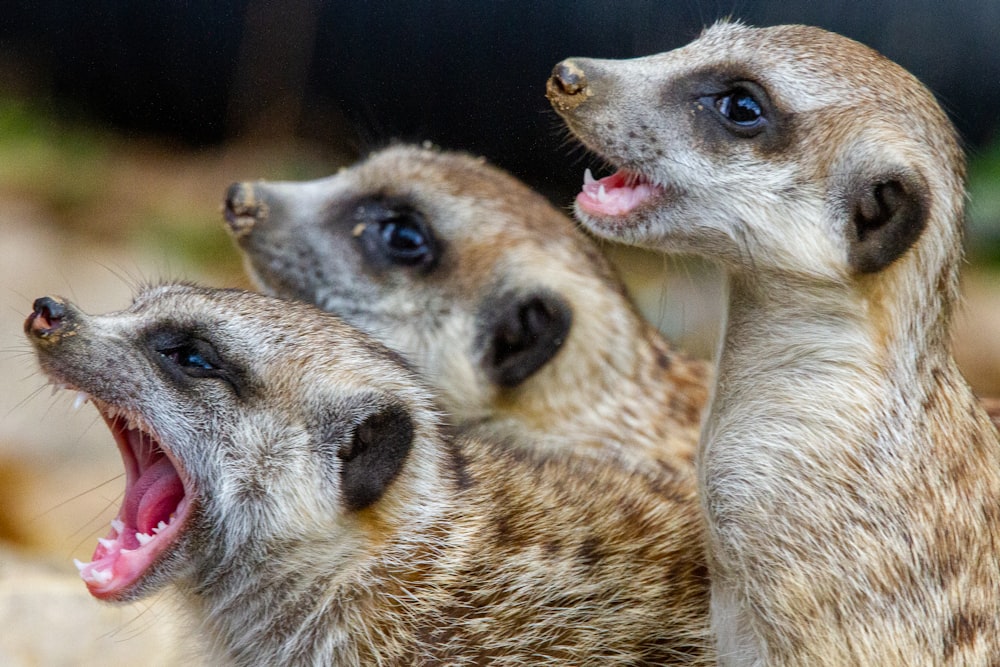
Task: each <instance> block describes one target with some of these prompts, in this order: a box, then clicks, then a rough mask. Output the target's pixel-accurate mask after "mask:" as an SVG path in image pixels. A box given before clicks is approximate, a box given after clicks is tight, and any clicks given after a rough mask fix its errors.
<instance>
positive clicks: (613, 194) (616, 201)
mask: <svg viewBox="0 0 1000 667" xmlns="http://www.w3.org/2000/svg"><path fill="white" fill-rule="evenodd" d="M662 191H663V189H662V188H661V187H660V186H658V185H656V184H655V183H652V182H650V181H649V180H648V179H646V178H645V177H644V176H643V175H642V174H639V173H636V172H633V171H628V170H627V169H621V170H619V171H616V172H615V173H613V174H611V175H610V176H605V177H604V178H601V179H595V178H594V177H593V175H592V174H591V173H590V169H587V170H586V171H585V172H584V173H583V190H582V191H581V192H580V194H578V195H577V196H576V204H577V206H578V207H579V209H580V210H581V211H583V212H584V213H587V214H590V215H598V216H616V217H620V216H624V215H627V214H629V213H631V212H632V211H634V210H635V209H637V208H638V207H639V206H641V205H642V204H644V203H645V202H647V201H649V200H650V199H653V198H654V197H656V196H658V195H659V194H661V193H662Z"/></svg>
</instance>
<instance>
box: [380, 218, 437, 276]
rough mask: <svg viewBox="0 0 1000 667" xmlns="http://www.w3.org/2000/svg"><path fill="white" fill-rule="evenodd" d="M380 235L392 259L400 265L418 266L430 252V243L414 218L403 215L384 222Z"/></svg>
mask: <svg viewBox="0 0 1000 667" xmlns="http://www.w3.org/2000/svg"><path fill="white" fill-rule="evenodd" d="M379 235H380V237H381V240H382V243H383V245H384V247H385V250H386V254H387V255H388V256H389V258H390V259H392V260H393V261H395V262H397V263H399V264H417V263H419V262H420V261H421V260H422V259H423V258H424V257H425V256H426V255H427V253H429V252H430V243H429V242H428V239H427V237H426V235H425V234H424V232H423V230H422V229H421V226H420V225H419V224H417V221H415V220H414V219H413V218H412V217H410V216H407V215H401V216H399V217H395V218H390V219H388V220H385V221H383V222H382V223H381V224H380V225H379Z"/></svg>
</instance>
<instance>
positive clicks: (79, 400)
mask: <svg viewBox="0 0 1000 667" xmlns="http://www.w3.org/2000/svg"><path fill="white" fill-rule="evenodd" d="M89 400H90V396H87V395H86V394H85V393H83V392H82V391H78V392H76V398H75V399H73V409H74V410H79V409H80V408H82V407H83V406H84V405H85V404H86V403H87V401H89Z"/></svg>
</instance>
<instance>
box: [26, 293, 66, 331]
mask: <svg viewBox="0 0 1000 667" xmlns="http://www.w3.org/2000/svg"><path fill="white" fill-rule="evenodd" d="M72 312H73V311H72V310H71V309H70V308H69V307H68V305H67V304H66V302H65V301H62V300H60V299H58V298H53V297H50V296H43V297H41V298H39V299H35V302H34V304H32V311H31V314H30V315H29V316H28V319H26V320H25V321H24V333H26V334H28V335H29V336H33V337H36V338H39V339H45V338H49V337H51V336H53V335H55V334H57V333H58V332H60V331H61V330H63V329H64V328H65V327H66V326H68V325H71V322H72Z"/></svg>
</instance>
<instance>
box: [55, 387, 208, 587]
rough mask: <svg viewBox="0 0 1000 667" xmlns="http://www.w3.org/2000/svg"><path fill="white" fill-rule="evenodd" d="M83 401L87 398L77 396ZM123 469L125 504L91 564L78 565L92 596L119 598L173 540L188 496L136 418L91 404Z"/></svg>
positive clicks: (170, 463) (174, 470)
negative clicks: (115, 449) (96, 410)
mask: <svg viewBox="0 0 1000 667" xmlns="http://www.w3.org/2000/svg"><path fill="white" fill-rule="evenodd" d="M80 396H81V398H79V399H78V401H80V400H82V398H83V397H84V396H85V395H83V394H81V395H80ZM94 403H95V404H96V405H97V408H98V410H99V411H100V413H101V416H102V417H104V421H105V422H106V423H107V424H108V428H110V429H111V433H112V434H113V435H114V438H115V442H116V443H117V444H118V449H119V451H120V452H121V455H122V461H123V463H124V464H125V499H124V502H123V503H122V507H121V509H120V510H119V511H118V516H117V517H116V518H115V519H114V520H113V521H112V522H111V532H110V533H108V535H107V536H106V537H103V538H99V539H98V541H97V542H98V544H97V548H96V549H95V550H94V555H93V557H92V558H91V561H90V562H89V563H81V562H80V561H75V562H76V567H77V569H79V570H80V577H81V578H82V579H83V580H84V582H85V583H86V584H87V588H88V589H89V590H90V593H91V594H92V595H93V596H94V597H97V598H100V599H117V598H121V597H124V596H125V594H126V593H127V592H128V591H129V590H130V589H131V588H132V587H134V586H135V584H136V583H137V582H138V581H139V580H140V579H141V578H142V577H143V576H144V575H145V574H146V573H147V572H148V571H149V569H150V568H151V567H153V565H154V564H155V563H157V562H158V561H159V560H160V557H161V556H162V555H163V554H164V553H166V552H167V551H168V550H169V549H170V547H171V546H172V545H173V544H174V543H175V542H176V541H177V538H178V537H179V536H180V534H181V532H182V530H183V527H184V524H185V522H186V520H187V518H188V514H189V513H190V508H191V502H190V501H191V496H190V494H189V492H188V489H187V487H186V485H185V482H184V479H183V476H182V474H181V470H180V469H179V468H178V467H177V465H176V462H175V461H174V460H173V459H172V458H171V457H170V456H169V455H168V454H167V452H166V451H165V450H164V449H163V447H161V446H160V443H159V441H158V440H157V438H156V437H155V436H154V435H153V433H152V431H151V429H150V428H149V427H148V425H146V424H145V423H144V422H143V421H142V420H141V419H140V418H139V417H137V416H135V415H132V414H129V413H126V412H124V411H122V410H119V409H117V408H115V407H113V406H108V405H104V404H101V403H100V402H98V401H94Z"/></svg>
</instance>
